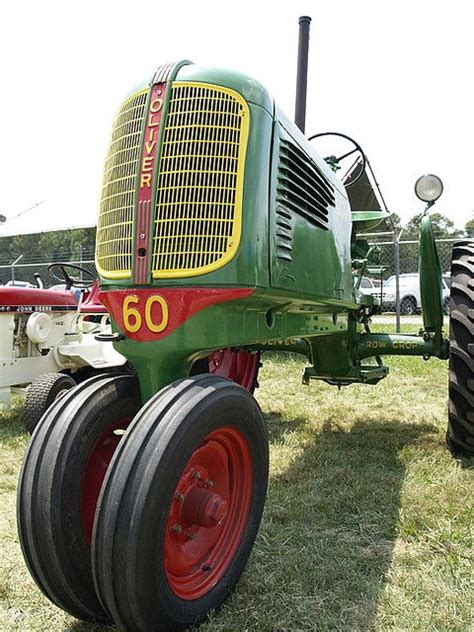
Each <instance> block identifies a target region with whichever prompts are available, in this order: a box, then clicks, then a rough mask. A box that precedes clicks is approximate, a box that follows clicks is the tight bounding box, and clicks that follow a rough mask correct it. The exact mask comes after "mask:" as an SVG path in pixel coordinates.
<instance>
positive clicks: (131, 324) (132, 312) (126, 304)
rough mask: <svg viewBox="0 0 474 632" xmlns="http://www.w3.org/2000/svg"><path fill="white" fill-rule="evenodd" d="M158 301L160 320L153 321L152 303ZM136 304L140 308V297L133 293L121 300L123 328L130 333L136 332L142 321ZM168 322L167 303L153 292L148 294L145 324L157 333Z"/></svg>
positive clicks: (164, 327)
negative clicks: (150, 294)
mask: <svg viewBox="0 0 474 632" xmlns="http://www.w3.org/2000/svg"><path fill="white" fill-rule="evenodd" d="M155 303H158V304H159V305H160V307H161V321H160V322H159V323H157V322H154V321H153V318H152V313H151V312H152V309H153V305H154V304H155ZM134 305H136V306H137V307H138V308H139V309H140V307H141V306H140V298H139V297H138V296H135V295H133V294H131V295H129V296H127V297H126V298H125V300H124V301H123V306H122V316H123V324H124V326H125V329H126V330H127V331H129V332H130V333H131V334H134V333H135V332H137V331H138V330H139V329H140V328H141V326H142V323H143V319H142V315H141V312H140V311H139V309H137V307H133V306H134ZM167 324H168V305H167V303H166V301H165V299H164V298H163V297H162V296H158V295H157V294H153V295H152V296H149V297H148V298H147V299H146V301H145V326H146V327H147V329H149V330H150V331H152V332H153V333H154V334H159V333H160V332H161V331H163V330H164V329H166V326H167Z"/></svg>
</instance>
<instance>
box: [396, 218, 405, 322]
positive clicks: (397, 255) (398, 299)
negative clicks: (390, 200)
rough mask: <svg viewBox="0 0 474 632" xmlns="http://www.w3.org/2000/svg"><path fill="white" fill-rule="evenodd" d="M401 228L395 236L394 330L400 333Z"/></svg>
mask: <svg viewBox="0 0 474 632" xmlns="http://www.w3.org/2000/svg"><path fill="white" fill-rule="evenodd" d="M402 233H403V228H402V229H401V231H400V232H399V233H398V235H396V237H395V240H394V241H395V243H394V247H395V331H396V332H397V334H399V333H400V329H401V327H400V237H401V236H402Z"/></svg>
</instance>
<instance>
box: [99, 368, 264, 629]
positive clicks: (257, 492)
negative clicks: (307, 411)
mask: <svg viewBox="0 0 474 632" xmlns="http://www.w3.org/2000/svg"><path fill="white" fill-rule="evenodd" d="M267 481H268V438H267V433H266V428H265V425H264V422H263V419H262V414H261V411H260V408H259V406H258V404H257V402H256V401H255V399H254V398H253V397H252V395H251V394H250V393H249V392H248V391H246V390H245V389H243V388H242V387H240V386H237V385H236V384H234V383H232V382H231V381H230V380H228V379H226V378H222V377H217V376H215V375H209V374H208V375H205V374H204V375H196V376H192V377H188V378H185V379H182V380H178V381H177V382H174V383H173V384H171V385H170V386H168V387H166V388H164V389H163V390H161V391H160V392H159V393H157V394H156V395H155V396H154V397H153V398H152V399H151V400H150V401H149V402H148V403H147V404H145V406H144V407H143V408H142V409H141V411H140V412H139V413H138V415H137V416H136V417H135V419H134V421H133V423H132V424H131V426H130V427H129V429H128V431H127V435H126V437H125V438H124V441H123V442H122V443H121V444H120V446H119V448H118V450H117V453H116V454H115V456H114V459H113V461H112V463H111V465H110V468H109V470H108V472H107V476H106V478H105V480H104V484H103V486H102V491H101V494H100V498H99V503H98V507H99V509H98V511H97V514H96V521H95V525H94V535H93V539H92V541H93V548H92V566H93V572H94V580H95V586H96V590H97V594H98V596H99V599H100V601H101V602H102V603H103V604H104V607H105V608H106V609H107V610H108V611H109V612H110V613H111V615H112V617H113V619H114V621H115V623H116V624H117V625H118V626H119V627H120V628H121V629H125V630H134V631H135V632H145V631H149V630H154V631H158V630H183V629H186V628H188V627H189V626H191V625H193V624H196V623H198V622H199V621H201V620H202V619H204V618H205V617H206V615H207V614H208V613H209V612H210V611H211V610H214V609H216V608H217V607H218V606H219V605H220V604H221V603H222V601H223V600H224V599H225V598H226V596H227V595H228V594H229V592H230V591H231V590H232V589H233V587H234V586H235V584H236V582H237V581H238V579H239V578H240V575H241V574H242V572H243V570H244V567H245V564H246V561H247V558H248V556H249V554H250V551H251V549H252V546H253V543H254V541H255V538H256V535H257V532H258V528H259V525H260V520H261V516H262V511H263V506H264V503H265V496H266V489H267Z"/></svg>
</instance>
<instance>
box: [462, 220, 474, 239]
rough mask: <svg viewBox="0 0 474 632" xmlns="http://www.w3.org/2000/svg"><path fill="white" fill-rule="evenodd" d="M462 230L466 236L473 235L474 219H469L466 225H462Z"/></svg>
mask: <svg viewBox="0 0 474 632" xmlns="http://www.w3.org/2000/svg"><path fill="white" fill-rule="evenodd" d="M464 230H465V231H466V235H467V236H468V237H474V219H470V220H469V221H468V222H467V223H466V225H465V226H464Z"/></svg>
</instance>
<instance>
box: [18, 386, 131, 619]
mask: <svg viewBox="0 0 474 632" xmlns="http://www.w3.org/2000/svg"><path fill="white" fill-rule="evenodd" d="M140 406H141V400H140V394H139V387H138V382H137V380H136V378H134V377H132V376H97V377H93V378H91V379H89V380H87V381H86V382H83V383H82V384H80V385H78V386H77V387H76V388H75V389H73V390H70V391H69V392H68V393H66V394H65V395H64V396H63V397H62V398H61V399H59V400H57V401H56V402H55V403H54V404H53V405H52V406H51V407H50V408H49V409H48V411H47V412H46V413H45V415H44V416H43V417H42V419H41V421H40V423H39V424H38V426H37V428H36V431H35V432H34V433H33V435H32V437H31V440H30V443H29V446H28V449H27V452H26V455H25V458H24V461H23V466H22V470H21V474H20V481H19V487H18V502H17V520H18V531H19V535H20V543H21V547H22V550H23V555H24V557H25V560H26V563H27V565H28V568H29V570H30V573H31V574H32V576H33V578H34V579H35V581H36V583H37V584H38V586H39V587H40V589H41V590H42V591H43V593H44V594H45V595H46V596H47V597H48V598H49V599H50V600H51V601H52V602H53V603H55V604H56V605H57V606H59V607H60V608H62V609H63V610H66V611H67V612H69V613H71V614H72V615H74V616H75V617H77V618H78V619H84V620H92V621H103V622H107V621H110V618H109V616H108V615H107V614H106V613H105V612H104V610H103V608H102V606H101V605H100V603H99V601H98V599H97V596H96V594H95V590H94V585H93V580H92V572H91V554H90V551H91V546H90V542H88V541H87V537H86V533H85V530H84V528H83V522H82V519H81V517H82V514H81V508H82V485H83V476H84V473H85V471H86V467H87V464H88V463H89V457H90V455H91V453H92V450H93V447H94V445H96V444H97V441H98V440H99V438H100V436H102V435H103V433H104V430H105V429H106V428H107V427H110V424H111V422H113V421H114V420H121V419H122V418H124V417H129V418H131V417H133V415H135V413H136V412H137V410H139V408H140Z"/></svg>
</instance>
